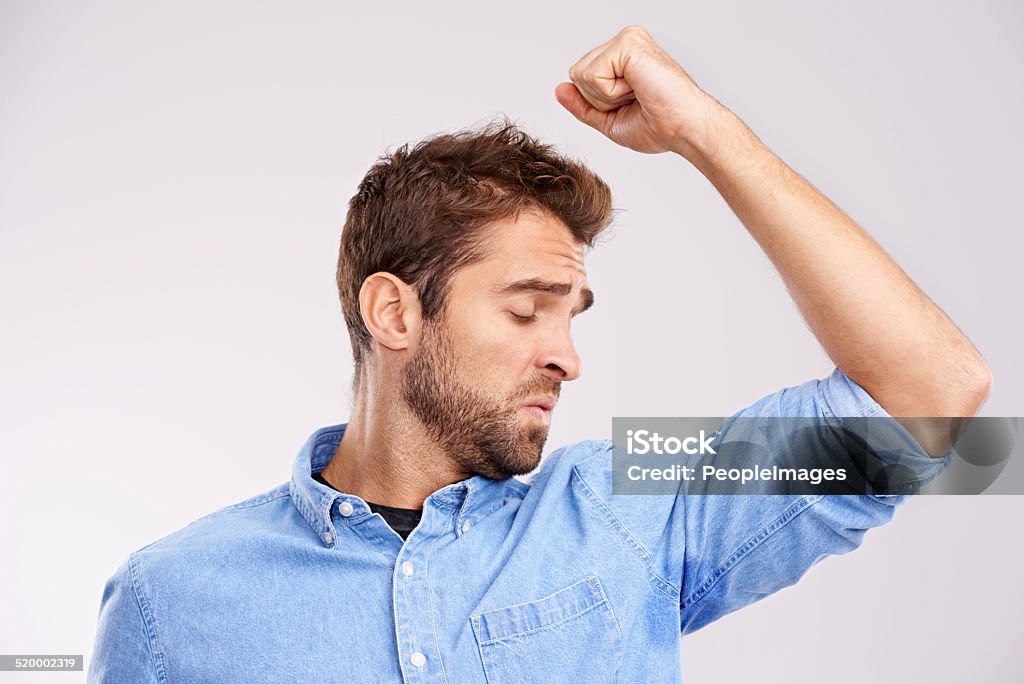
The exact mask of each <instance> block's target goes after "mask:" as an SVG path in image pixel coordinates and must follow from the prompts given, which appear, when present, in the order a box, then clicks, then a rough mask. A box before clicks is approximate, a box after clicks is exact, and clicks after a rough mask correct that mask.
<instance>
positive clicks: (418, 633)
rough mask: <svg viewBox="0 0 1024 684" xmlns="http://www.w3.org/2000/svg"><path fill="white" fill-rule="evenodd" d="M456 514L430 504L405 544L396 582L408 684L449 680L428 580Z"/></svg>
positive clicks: (401, 661) (400, 643)
mask: <svg viewBox="0 0 1024 684" xmlns="http://www.w3.org/2000/svg"><path fill="white" fill-rule="evenodd" d="M454 515H455V511H453V510H451V509H450V508H447V507H444V506H438V505H437V504H435V503H433V502H431V501H429V500H428V501H427V502H426V504H425V505H424V508H423V517H422V518H421V520H420V523H419V525H418V526H417V528H416V529H415V530H413V532H412V534H410V535H409V538H408V540H407V541H406V543H405V544H404V545H403V547H402V550H401V551H400V552H399V554H398V558H397V560H396V562H395V572H394V576H393V579H392V582H393V585H392V586H393V596H394V610H395V635H396V638H397V641H398V657H399V664H400V666H401V669H402V676H403V679H404V681H405V682H406V683H407V684H413V683H417V684H419V683H424V684H426V683H431V684H433V683H435V682H436V683H443V682H446V681H447V678H446V677H445V674H444V665H443V663H442V662H441V651H440V648H439V646H438V643H437V638H436V636H435V631H434V615H433V610H432V607H431V599H430V583H429V582H428V580H427V577H428V575H427V569H428V563H429V562H430V551H431V549H432V548H433V547H434V544H435V543H436V542H437V541H438V540H439V537H440V536H441V535H444V534H448V533H450V532H451V529H452V525H453V522H452V521H453V518H454Z"/></svg>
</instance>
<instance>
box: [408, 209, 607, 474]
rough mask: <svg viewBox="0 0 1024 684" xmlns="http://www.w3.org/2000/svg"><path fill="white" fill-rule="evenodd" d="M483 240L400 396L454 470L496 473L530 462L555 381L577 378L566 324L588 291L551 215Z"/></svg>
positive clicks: (569, 243) (575, 249)
mask: <svg viewBox="0 0 1024 684" xmlns="http://www.w3.org/2000/svg"><path fill="white" fill-rule="evenodd" d="M485 246H486V248H487V256H486V257H485V258H484V259H483V260H481V261H478V262H476V263H474V264H472V265H470V266H467V267H465V268H463V269H461V270H459V271H458V272H457V273H456V274H455V276H454V277H453V279H452V282H451V287H450V290H449V295H448V298H447V301H446V312H445V313H444V314H443V315H442V316H440V317H439V319H438V320H436V321H431V322H427V323H426V324H425V326H424V330H423V335H422V336H421V338H420V341H419V344H418V345H417V347H416V349H415V350H414V352H413V354H412V356H411V358H410V359H409V361H408V363H407V365H406V369H405V370H406V373H405V382H404V386H403V396H404V398H405V401H406V403H408V405H409V407H410V408H411V409H412V411H413V412H414V413H415V414H416V415H417V417H419V419H420V421H421V422H422V423H423V424H424V425H425V426H426V427H427V429H428V430H429V432H430V435H431V437H432V438H433V439H434V440H435V441H436V442H437V443H438V444H440V445H441V446H442V447H443V448H444V449H445V451H446V452H447V453H448V454H449V455H451V457H452V458H453V459H455V461H456V463H457V464H458V465H459V466H460V467H461V468H462V469H463V470H465V471H466V472H469V473H473V474H479V475H484V476H486V477H490V478H494V479H504V478H507V477H511V476H512V475H521V474H525V473H528V472H530V471H532V470H533V469H534V468H536V467H537V465H538V463H539V462H540V458H541V454H542V450H543V447H544V442H545V441H546V440H547V436H548V428H549V426H550V423H551V411H552V409H553V407H554V404H555V401H556V400H557V399H558V395H559V392H560V391H561V383H562V381H565V380H575V379H576V378H577V377H579V375H580V360H579V357H578V356H577V355H576V350H575V348H574V347H573V343H572V338H571V336H570V331H569V326H570V323H571V321H572V317H573V316H575V315H576V314H577V313H580V312H581V311H583V310H584V309H586V308H587V307H589V306H590V304H591V302H592V301H593V295H592V294H591V292H590V290H589V289H588V288H587V284H586V277H587V276H586V271H585V270H584V268H583V247H582V246H581V245H580V244H578V243H576V242H575V240H574V239H573V237H572V234H571V233H570V232H569V230H568V228H566V227H565V225H564V224H563V223H562V222H561V221H559V220H558V219H555V218H553V217H551V216H548V215H546V214H543V213H540V212H535V211H531V212H526V211H524V212H523V213H521V214H520V215H519V218H518V219H517V220H516V221H511V220H507V221H500V222H496V223H494V224H492V226H491V227H490V229H489V234H488V237H487V242H486V245H485Z"/></svg>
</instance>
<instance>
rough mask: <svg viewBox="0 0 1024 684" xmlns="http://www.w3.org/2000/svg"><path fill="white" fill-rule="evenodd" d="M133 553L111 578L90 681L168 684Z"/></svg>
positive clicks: (103, 606) (99, 682)
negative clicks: (138, 583) (139, 586)
mask: <svg viewBox="0 0 1024 684" xmlns="http://www.w3.org/2000/svg"><path fill="white" fill-rule="evenodd" d="M136 571H137V566H135V565H134V564H133V559H132V558H131V557H130V558H129V559H128V560H127V561H125V563H124V564H123V565H122V566H121V567H120V568H118V570H117V572H116V573H114V575H113V576H112V577H111V578H110V579H108V580H107V583H106V586H105V587H104V589H103V598H102V600H101V602H100V616H99V625H98V627H97V631H96V641H95V643H94V645H93V654H92V660H91V662H90V663H89V675H88V681H89V682H90V684H101V683H103V684H106V683H113V682H118V683H121V682H137V683H139V684H164V683H165V682H166V681H167V680H166V678H165V677H164V676H163V669H162V668H161V667H160V666H159V663H160V656H159V651H158V649H157V648H156V647H155V644H156V634H155V625H154V622H153V620H152V615H151V614H150V613H149V607H148V604H147V603H146V601H145V598H144V597H143V595H142V593H141V592H140V591H139V589H138V585H137V583H136V582H135V580H134V578H135V572H136Z"/></svg>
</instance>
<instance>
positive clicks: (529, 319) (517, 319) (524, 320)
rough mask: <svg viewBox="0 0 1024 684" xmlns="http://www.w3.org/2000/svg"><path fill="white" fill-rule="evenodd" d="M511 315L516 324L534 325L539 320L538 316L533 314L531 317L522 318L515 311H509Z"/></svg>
mask: <svg viewBox="0 0 1024 684" xmlns="http://www.w3.org/2000/svg"><path fill="white" fill-rule="evenodd" d="M509 314H510V315H511V316H512V320H514V321H515V322H516V323H523V324H525V323H533V322H534V321H536V320H537V314H532V315H530V316H520V315H519V314H517V313H515V312H513V311H509Z"/></svg>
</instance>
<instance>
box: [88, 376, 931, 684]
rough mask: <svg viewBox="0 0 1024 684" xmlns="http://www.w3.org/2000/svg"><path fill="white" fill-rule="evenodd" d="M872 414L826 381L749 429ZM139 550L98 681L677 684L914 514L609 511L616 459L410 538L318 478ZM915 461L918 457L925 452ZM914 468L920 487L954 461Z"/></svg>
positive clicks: (893, 501) (460, 508) (784, 504)
mask: <svg viewBox="0 0 1024 684" xmlns="http://www.w3.org/2000/svg"><path fill="white" fill-rule="evenodd" d="M737 415H765V416H768V415H778V416H790V415H791V416H823V417H825V419H826V420H828V421H829V422H830V423H833V424H835V425H838V424H839V423H838V419H837V418H836V416H849V417H861V416H873V415H884V411H883V409H882V408H881V407H880V406H879V405H878V404H876V403H875V402H874V401H873V400H872V399H871V397H870V396H868V394H867V393H866V392H865V391H864V390H863V389H861V388H860V387H859V386H857V385H856V384H855V383H854V382H852V381H851V380H849V379H848V378H847V377H846V376H845V375H843V374H842V373H840V372H839V371H836V372H835V373H833V374H832V375H831V376H830V377H829V378H827V379H825V380H821V381H811V382H808V383H805V384H804V385H801V386H799V387H795V388H790V389H786V390H782V391H780V392H778V393H776V394H773V395H771V396H768V397H765V398H764V399H762V400H761V401H759V402H757V403H756V404H754V405H753V406H751V407H750V408H748V409H746V410H745V411H744V412H742V413H741V414H737ZM344 431H345V426H344V425H338V426H334V427H327V428H324V429H321V430H318V431H317V432H316V433H314V434H313V435H312V436H311V437H310V438H309V440H308V441H307V442H306V444H305V446H303V448H302V450H301V452H300V453H299V455H298V458H297V459H296V461H295V466H294V469H293V472H292V478H291V481H290V482H288V483H287V484H282V485H281V486H279V487H277V488H276V489H273V490H271V491H269V492H267V493H265V494H261V495H259V496H257V497H254V498H252V499H249V500H248V501H243V502H241V503H238V504H236V505H234V506H230V507H228V508H225V509H223V510H221V511H219V512H216V513H213V514H211V515H208V516H206V517H204V518H202V519H200V520H198V521H196V522H194V523H192V524H191V525H189V526H188V527H186V528H184V529H182V530H180V531H178V532H175V533H174V534H171V535H170V536H168V537H166V538H164V539H162V540H160V541H158V542H156V543H154V544H151V545H149V546H147V547H145V548H143V549H141V550H139V551H136V552H135V553H132V554H131V555H130V556H129V558H128V559H127V561H126V562H125V563H124V564H123V565H122V566H121V567H120V569H118V571H117V572H116V574H114V575H113V576H112V577H111V578H110V580H109V581H108V582H107V585H106V588H105V590H104V592H103V598H102V604H101V608H100V619H99V630H98V634H97V639H96V643H95V649H94V654H93V658H92V660H91V662H90V665H89V681H92V682H132V683H133V684H141V683H143V682H175V683H176V682H182V683H185V682H187V683H189V684H196V683H199V682H342V681H344V682H403V681H404V682H410V683H412V682H415V683H417V684H419V683H424V684H425V683H428V682H430V683H440V682H448V683H452V684H454V683H456V682H457V683H460V684H461V683H468V682H489V683H490V684H501V683H503V682H541V681H543V682H572V683H573V684H581V683H582V682H587V683H588V684H592V683H594V682H606V681H607V682H611V681H628V682H679V681H681V676H682V675H681V666H680V636H681V635H682V634H686V633H687V632H692V631H694V630H696V629H699V628H700V627H703V626H704V625H706V624H708V623H709V622H712V621H713V620H716V619H718V618H720V617H722V616H723V615H725V614H727V613H730V612H732V611H734V610H736V609H738V608H741V607H743V606H745V605H747V604H750V603H752V602H754V601H757V600H758V599H760V598H763V597H765V596H768V595H769V594H771V593H773V592H775V591H778V590H779V589H781V588H783V587H786V586H788V585H791V584H793V583H794V582H796V581H797V580H798V579H799V578H800V577H801V576H802V575H803V574H804V573H805V572H806V571H807V569H808V568H810V567H811V566H812V565H814V564H815V563H817V562H818V561H819V560H821V559H822V558H824V557H825V556H828V555H830V554H838V553H845V552H848V551H850V550H852V549H854V548H856V547H857V546H858V545H859V544H860V543H861V541H862V539H863V537H864V534H865V532H866V531H867V530H868V529H869V528H871V527H875V526H876V525H881V524H883V523H886V522H888V521H889V520H890V519H891V518H892V515H893V511H894V509H895V507H896V506H897V505H898V504H900V503H902V502H903V501H904V500H905V498H906V497H904V496H891V497H889V496H824V497H823V496H781V495H779V496H678V497H676V496H612V494H611V465H610V464H611V443H610V442H608V441H589V442H582V443H578V444H574V445H572V446H569V447H565V448H562V449H559V450H558V451H556V452H554V453H552V454H551V455H550V456H549V457H548V458H547V459H545V461H544V462H543V464H542V466H541V468H540V470H539V471H538V472H537V473H536V474H535V475H534V476H533V477H532V479H531V480H530V482H529V483H528V484H527V483H524V482H521V481H519V480H517V479H514V478H513V479H508V480H505V481H493V480H488V479H486V478H484V477H481V476H476V477H471V478H469V479H467V480H463V481H461V482H457V483H454V484H450V485H448V486H446V487H443V488H442V489H440V490H438V491H436V492H434V493H433V494H432V495H430V496H429V497H428V498H427V499H426V501H425V502H424V506H423V517H422V520H421V522H420V524H419V526H418V527H417V528H416V529H415V530H414V531H413V532H412V534H410V535H409V538H408V540H407V541H404V542H403V540H402V538H401V537H399V535H398V534H396V533H395V532H394V531H392V530H391V528H389V527H388V525H387V524H386V523H385V521H384V519H383V518H381V517H380V516H379V515H377V514H374V513H371V512H370V510H369V508H368V506H367V504H366V502H365V501H364V500H362V499H360V498H359V497H357V496H352V495H349V494H344V493H340V492H337V491H334V490H333V489H331V488H329V487H325V486H323V485H322V484H320V483H318V482H316V481H315V480H313V479H312V477H311V474H312V473H315V472H319V471H320V470H322V469H323V468H324V467H325V466H326V465H327V463H328V461H329V460H330V459H331V457H332V456H333V454H334V451H335V449H336V448H337V447H338V444H339V443H340V442H341V438H342V435H343V434H344ZM915 446H916V445H915ZM912 458H917V459H918V461H919V462H918V463H917V466H918V467H919V469H920V471H921V474H922V478H923V479H924V478H927V477H931V476H933V475H934V474H935V473H936V472H938V471H939V470H941V469H942V468H943V467H944V466H945V465H946V464H947V462H948V458H949V457H948V456H947V457H946V458H942V459H932V458H929V457H928V456H927V454H925V453H924V452H923V451H920V452H919V454H918V455H917V456H912Z"/></svg>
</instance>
